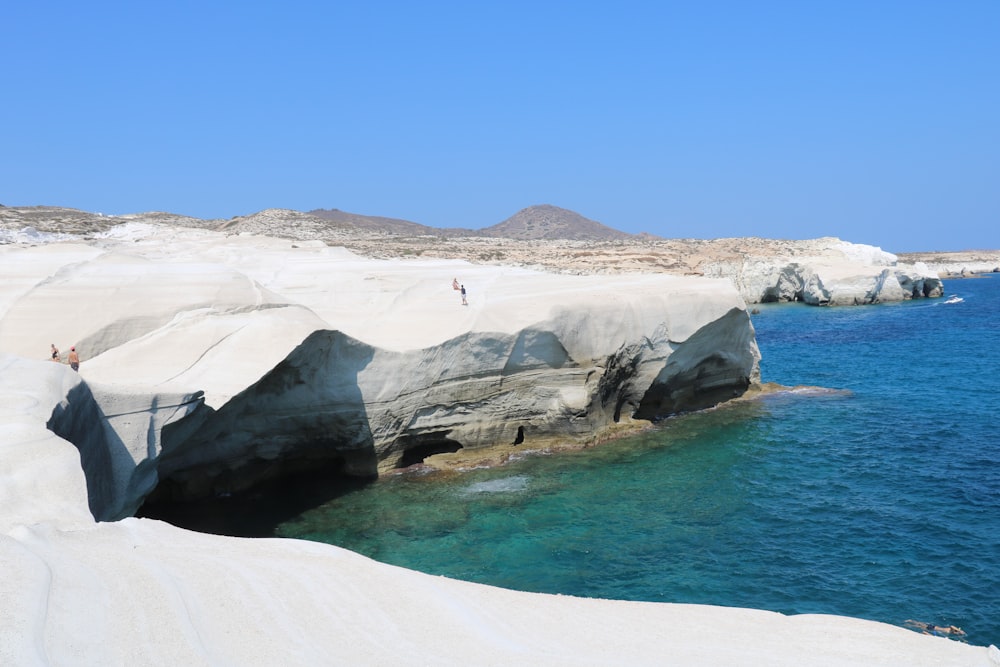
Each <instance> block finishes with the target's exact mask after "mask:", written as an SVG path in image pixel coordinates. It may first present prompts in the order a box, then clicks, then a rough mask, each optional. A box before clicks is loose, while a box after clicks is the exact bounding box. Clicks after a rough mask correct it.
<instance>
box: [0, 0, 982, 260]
mask: <svg viewBox="0 0 1000 667" xmlns="http://www.w3.org/2000/svg"><path fill="white" fill-rule="evenodd" d="M2 16H3V18H4V22H5V26H6V27H7V31H6V36H5V39H4V41H3V43H2V44H0V53H2V54H3V56H4V58H5V62H7V63H8V68H7V71H5V75H4V82H5V84H6V89H7V91H8V100H7V102H6V103H5V104H4V105H3V106H2V107H0V123H2V126H3V127H4V128H5V132H4V145H5V151H4V157H5V159H4V160H2V161H0V204H4V205H7V206H33V205H49V206H66V207H71V208H77V209H81V210H85V211H91V212H103V213H106V214H124V213H139V212H145V211H156V210H159V211H167V212H170V213H176V214H181V215H190V216H193V217H198V218H205V219H209V218H231V217H233V216H235V215H248V214H252V213H255V212H258V211H261V210H264V209H267V208H287V209H294V210H298V211H309V210H313V209H319V208H325V209H331V208H336V209H340V210H342V211H349V212H351V213H358V214H362V215H372V216H383V217H390V218H400V219H404V220H410V221H413V222H417V223H420V224H424V225H428V226H432V227H466V228H472V229H479V228H482V227H487V226H490V225H493V224H496V223H498V222H501V221H503V220H505V219H506V218H508V217H510V216H511V215H513V214H514V213H516V212H517V211H519V210H521V209H523V208H526V207H528V206H532V205H537V204H552V205H554V206H558V207H561V208H565V209H569V210H571V211H574V212H576V213H579V214H580V215H583V216H584V217H587V218H589V219H591V220H595V221H598V222H600V223H602V224H604V225H607V226H609V227H612V228H615V229H620V230H622V231H626V232H631V233H639V232H649V233H652V234H656V235H658V236H663V237H666V238H721V237H740V236H757V237H763V238H787V239H806V238H816V237H821V236H837V237H839V238H841V239H843V240H845V241H851V242H854V243H865V244H870V245H876V246H879V247H882V248H883V249H885V250H888V251H890V252H909V251H929V250H970V249H998V248H1000V225H998V224H997V222H1000V187H997V184H996V180H997V178H996V174H998V173H1000V123H997V121H996V119H997V118H1000V40H997V39H996V38H995V35H996V32H997V29H998V28H1000V4H998V3H996V2H992V1H990V0H969V1H968V2H964V3H960V4H957V5H940V4H938V3H930V2H920V1H918V2H906V3H904V2H895V1H890V2H884V3H878V4H877V5H872V4H870V3H860V2H846V3H839V4H837V5H836V6H827V7H817V6H809V5H802V4H801V3H794V2H767V1H765V2H762V3H754V4H753V5H746V4H743V3H735V2H714V3H708V4H705V3H702V4H699V5H697V6H688V5H684V4H680V3H650V2H625V3H624V4H622V3H617V4H614V5H610V4H604V3H597V2H583V3H574V4H570V3H553V2H550V3H542V4H529V3H524V2H514V3H506V4H504V5H503V6H502V7H501V6H496V7H494V6H489V5H483V6H473V5H466V4H463V3H450V2H430V3H422V4H419V5H411V4H408V3H396V2H374V3H365V4H364V5H363V6H362V5H361V4H360V3H359V4H358V5H357V6H354V5H351V6H342V5H340V4H329V3H318V2H306V1H293V2H290V3H282V4H281V5H280V6H278V5H273V6H271V5H265V4H262V5H253V6H248V5H244V4H239V5H238V4H236V3H214V4H212V5H203V4H195V3H189V2H181V3H174V4H172V5H169V6H155V5H132V4H128V3H99V4H98V5H97V6H85V5H79V4H75V3H68V2H63V1H57V2H55V3H47V4H45V5H32V4H30V3H27V4H25V3H20V4H15V5H13V6H10V7H6V8H5V9H4V10H3V12H2Z"/></svg>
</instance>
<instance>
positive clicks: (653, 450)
mask: <svg viewBox="0 0 1000 667" xmlns="http://www.w3.org/2000/svg"><path fill="white" fill-rule="evenodd" d="M946 289H947V290H948V291H949V294H950V293H954V294H957V295H959V296H960V297H961V298H962V299H963V300H962V301H961V302H959V303H945V299H944V298H942V299H933V300H918V301H909V302H905V303H899V304H891V305H878V306H864V307H839V308H815V307H809V306H804V305H797V304H784V305H773V306H762V307H761V308H760V312H759V313H758V314H755V315H753V316H752V320H753V324H754V327H755V329H756V332H757V340H758V344H759V345H760V349H761V354H762V357H763V359H762V362H761V372H762V376H763V380H764V381H765V382H776V383H780V384H782V385H787V386H796V385H810V386H818V387H823V388H826V389H831V390H835V391H820V392H817V391H792V392H786V393H779V394H776V395H773V396H770V397H768V398H766V399H763V400H760V401H756V402H751V403H744V404H741V405H733V406H729V407H721V408H717V409H714V410H709V411H705V412H701V413H696V414H688V415H683V416H679V417H675V418H671V419H667V420H665V421H663V422H661V423H660V424H658V425H657V426H656V427H655V428H654V429H653V430H651V431H649V432H646V433H643V434H641V435H639V436H636V437H632V438H627V439H623V440H619V441H615V442H612V443H608V444H605V445H602V446H600V447H596V448H592V449H588V450H583V451H577V452H570V453H559V454H556V455H546V454H544V453H541V452H536V453H534V454H526V455H525V456H524V457H523V458H521V459H520V460H518V461H516V462H513V463H511V464H508V465H506V466H503V467H499V468H494V469H489V470H475V471H470V472H467V473H463V474H458V475H454V474H451V475H444V474H432V475H401V476H397V477H393V478H389V479H387V480H384V481H381V482H379V483H377V484H374V485H372V486H369V487H367V488H365V489H363V490H360V491H357V492H353V493H349V494H347V495H344V496H342V497H339V498H337V499H335V500H333V501H331V502H329V503H327V504H325V505H323V506H321V507H318V508H316V509H314V510H310V511H307V512H306V513H304V514H302V515H300V516H298V517H295V518H293V519H291V520H289V521H287V522H284V523H283V524H281V525H280V526H279V527H278V529H277V531H276V532H277V534H278V535H282V536H287V537H299V538H307V539H312V540H318V541H322V542H328V543H331V544H337V545H340V546H343V547H346V548H348V549H352V550H354V551H357V552H360V553H362V554H366V555H368V556H371V557H372V558H375V559H378V560H380V561H384V562H387V563H393V564H396V565H401V566H404V567H408V568H412V569H416V570H421V571H424V572H429V573H433V574H441V575H446V576H449V577H456V578H459V579H466V580H469V581H477V582H482V583H487V584H494V585H497V586H504V587H508V588H513V589H518V590H524V591H540V592H548V593H562V594H567V595H578V596H589V597H602V598H617V599H625V600H651V601H671V602H691V603H703V604H713V605H726V606H740V607H754V608H760V609H769V610H774V611H778V612H783V613H787V614H802V613H828V614H841V615H848V616H856V617H860V618H867V619H874V620H879V621H884V622H887V623H893V624H899V625H902V624H903V623H904V621H906V620H907V619H916V620H920V621H924V622H929V623H934V624H938V625H950V624H954V625H958V626H960V627H962V628H964V629H965V630H966V632H967V633H968V640H969V641H970V642H972V643H976V644H988V643H996V644H1000V436H998V433H997V430H996V427H995V420H996V417H997V414H998V412H1000V357H998V353H1000V277H992V276H991V277H984V278H979V279H967V280H953V281H947V283H946ZM523 447H524V450H525V451H526V452H529V451H530V449H531V443H530V441H528V442H525V443H524V445H523Z"/></svg>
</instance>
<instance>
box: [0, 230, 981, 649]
mask: <svg viewBox="0 0 1000 667" xmlns="http://www.w3.org/2000/svg"><path fill="white" fill-rule="evenodd" d="M455 275H458V277H459V278H460V280H462V281H463V282H464V283H465V284H466V286H467V287H468V288H469V291H470V298H469V301H470V305H469V306H462V305H460V301H459V299H458V296H457V294H456V293H455V292H454V291H453V290H452V289H451V286H450V283H451V279H452V277H454V276H455ZM52 342H54V343H56V344H57V345H58V346H59V347H60V348H62V350H63V352H64V354H65V352H66V351H67V349H68V348H69V347H70V345H74V344H75V346H76V347H77V349H78V350H79V351H80V353H81V356H82V357H83V363H82V368H81V372H80V373H79V374H77V373H75V372H73V371H71V370H70V369H69V368H68V367H67V366H65V365H63V364H57V363H52V362H50V361H42V360H40V359H41V358H44V357H46V356H47V350H48V345H49V343H52ZM31 358H34V359H37V360H32V359H31ZM757 360H758V354H757V350H756V345H755V343H754V340H753V335H752V328H751V326H750V323H749V319H748V318H747V316H746V312H745V307H744V305H743V303H742V301H741V299H740V298H739V297H738V295H736V294H735V292H734V291H733V290H732V288H731V287H729V286H728V285H727V284H726V283H724V282H721V281H711V280H687V279H680V278H670V277H663V276H658V277H657V276H622V277H614V278H609V277H602V278H600V279H597V278H579V277H572V276H546V275H542V274H537V273H532V272H528V271H523V270H513V269H503V268H498V267H474V266H470V265H466V264H463V263H459V262H454V261H440V262H402V261H391V262H373V261H364V260H360V259H358V258H357V257H355V256H353V255H350V254H349V253H345V252H343V251H338V250H335V249H328V248H325V247H321V246H318V245H310V246H309V247H303V248H297V249H295V248H292V247H291V244H290V243H289V242H287V241H275V240H270V239H261V238H253V237H246V238H226V237H222V236H217V235H212V234H208V233H204V232H195V231H191V230H188V231H183V232H181V231H177V230H169V229H154V228H149V227H142V226H131V227H127V228H119V229H116V230H114V231H113V233H111V234H108V235H106V236H105V238H104V239H102V240H100V241H97V242H92V243H86V244H84V243H58V244H47V245H35V246H25V245H8V246H3V247H0V563H2V565H3V572H4V576H3V577H2V578H0V664H5V665H6V664H11V665H32V664H57V665H63V664H66V665H70V664H72V665H81V664H93V665H106V664H163V665H168V664H169V665H175V664H206V665H216V664H283V665H285V664H293V665H305V664H436V665H451V664H455V665H458V664H462V665H467V664H497V665H500V664H514V663H518V664H560V665H567V664H580V665H584V664H587V665H592V664H621V662H623V661H624V662H628V663H630V664H660V663H662V662H663V661H664V660H665V659H669V660H672V661H675V662H681V663H684V664H720V663H738V664H767V665H793V664H794V665H799V664H830V665H841V664H843V665H847V664H858V663H864V664H908V665H921V664H928V665H929V664H961V665H990V664H992V663H991V661H992V660H993V659H992V658H991V655H995V653H996V652H995V649H991V650H992V651H993V653H990V652H989V651H988V650H987V649H985V648H980V647H972V646H966V645H962V644H958V643H956V642H951V641H948V640H944V639H940V638H934V637H922V636H920V635H917V634H914V633H912V632H910V631H907V630H904V629H901V628H896V627H892V626H887V625H883V624H878V623H873V622H867V621H861V620H856V619H848V618H840V617H829V616H794V617H785V616H781V615H778V614H774V613H770V612H763V611H754V610H744V609H725V608H712V607H704V606H691V605H669V604H648V603H627V602H615V601H604V600H581V599H576V598H571V597H564V596H549V595H535V594H525V593H515V592H511V591H504V590H501V589H496V588H491V587H487V586H480V585H474V584H468V583H464V582H458V581H451V580H447V579H443V578H439V577H431V576H426V575H422V574H419V573H415V572H409V571H406V570H402V569H400V568H395V567H391V566H387V565H382V564H379V563H375V562H373V561H370V560H368V559H366V558H363V557H361V556H358V555H356V554H352V553H350V552H346V551H344V550H341V549H337V548H335V547H330V546H326V545H321V544H313V543H306V542H300V541H294V540H245V539H234V538H224V537H216V536H208V535H199V534H196V533H191V532H188V531H183V530H180V529H176V528H173V527H171V526H169V525H167V524H165V523H162V522H158V521H152V520H140V519H133V518H120V517H125V516H126V515H128V514H129V513H130V512H131V511H132V510H134V508H135V506H136V505H137V503H138V502H139V501H140V500H141V498H142V497H144V496H145V495H146V494H147V493H148V492H149V491H150V489H151V488H152V487H153V485H155V484H156V483H157V482H158V481H159V480H160V479H161V478H162V477H164V476H165V475H175V476H176V478H177V479H180V480H181V481H182V483H184V484H187V485H188V488H189V490H191V491H192V492H197V491H198V490H199V489H201V490H204V489H206V488H208V489H212V490H216V489H217V488H218V487H217V486H215V485H217V483H218V480H219V479H223V478H225V479H227V480H228V482H232V483H236V482H233V480H234V479H236V478H237V477H238V476H234V475H230V476H229V477H228V478H226V476H225V475H224V474H223V473H225V472H226V471H229V472H233V471H236V472H239V471H240V470H241V466H242V465H243V464H244V463H245V462H246V461H247V460H248V459H249V458H254V459H262V460H268V461H278V460H283V459H284V458H285V457H293V456H299V457H306V458H308V457H309V456H313V455H316V454H317V452H319V451H322V452H324V455H328V453H329V452H328V451H327V450H331V449H332V450H333V451H335V452H336V455H337V456H339V457H341V458H342V461H343V465H344V467H345V469H347V470H353V471H355V472H357V473H358V474H368V473H373V472H375V471H376V470H378V469H380V468H381V469H384V468H386V467H392V466H395V465H398V464H400V463H401V462H404V460H405V457H406V453H407V451H409V450H412V449H414V448H415V447H417V446H426V445H430V448H431V449H433V448H434V447H436V446H440V445H442V444H449V443H459V444H461V445H463V446H466V447H477V446H486V445H489V444H492V443H493V442H495V441H496V440H497V439H498V438H500V439H508V438H510V437H511V430H510V429H511V428H512V427H514V426H524V427H525V431H526V432H527V433H526V436H525V437H526V439H527V438H532V437H546V436H554V435H559V436H562V437H573V436H574V434H577V433H580V432H582V431H586V430H588V429H593V428H600V427H601V426H602V425H603V424H607V423H609V422H611V421H613V420H614V419H615V418H620V419H628V418H629V415H630V414H631V413H633V412H634V413H635V415H636V417H644V416H653V415H656V414H659V413H663V412H669V411H672V410H675V409H684V408H686V407H692V406H697V405H699V404H700V403H701V402H704V401H714V400H718V398H719V397H720V396H724V395H726V394H731V393H732V392H734V391H739V390H740V388H741V387H743V386H745V385H746V383H747V382H749V381H751V380H752V379H754V377H755V375H756V368H757ZM276 422H280V423H281V425H280V426H277V427H276V426H275V423H276ZM536 434H538V435H537V436H536ZM71 442H72V443H73V444H71ZM74 445H75V446H74ZM417 451H418V453H419V452H422V451H426V447H425V449H417ZM247 480H249V481H253V476H252V474H250V475H248V476H246V477H244V478H242V481H244V482H245V481H247ZM94 516H97V517H98V518H102V519H119V520H117V521H113V522H105V523H99V522H96V521H95V519H94Z"/></svg>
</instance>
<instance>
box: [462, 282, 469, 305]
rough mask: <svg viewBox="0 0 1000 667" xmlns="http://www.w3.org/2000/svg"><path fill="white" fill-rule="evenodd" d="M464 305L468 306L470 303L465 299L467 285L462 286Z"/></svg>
mask: <svg viewBox="0 0 1000 667" xmlns="http://www.w3.org/2000/svg"><path fill="white" fill-rule="evenodd" d="M462 305H463V306H468V305H469V302H468V301H467V300H466V299H465V285H462Z"/></svg>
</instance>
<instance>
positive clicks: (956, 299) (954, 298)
mask: <svg viewBox="0 0 1000 667" xmlns="http://www.w3.org/2000/svg"><path fill="white" fill-rule="evenodd" d="M963 301H965V299H963V298H962V297H960V296H959V295H957V294H952V295H951V296H949V297H948V300H947V301H945V303H962V302H963Z"/></svg>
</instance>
